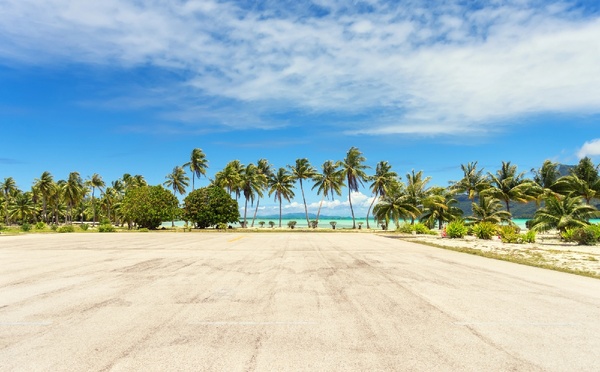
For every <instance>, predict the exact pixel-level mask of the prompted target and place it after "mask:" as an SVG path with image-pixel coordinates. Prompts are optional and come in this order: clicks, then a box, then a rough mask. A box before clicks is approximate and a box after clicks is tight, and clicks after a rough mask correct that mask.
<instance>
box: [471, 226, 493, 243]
mask: <svg viewBox="0 0 600 372" xmlns="http://www.w3.org/2000/svg"><path fill="white" fill-rule="evenodd" d="M496 234H497V226H496V225H494V224H493V223H491V222H480V223H478V224H476V225H474V226H473V235H474V236H476V237H477V238H479V239H484V240H490V239H492V237H493V236H495V235H496Z"/></svg>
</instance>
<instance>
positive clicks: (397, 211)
mask: <svg viewBox="0 0 600 372" xmlns="http://www.w3.org/2000/svg"><path fill="white" fill-rule="evenodd" d="M405 191H406V190H404V188H403V185H402V184H401V183H400V182H397V183H396V185H394V186H393V187H391V188H390V190H389V192H388V193H387V194H386V195H384V196H382V197H381V199H380V200H379V202H378V203H377V204H376V205H375V208H373V216H374V217H375V218H376V219H377V221H385V226H386V229H387V227H388V226H389V225H390V219H391V220H393V221H394V224H395V225H396V228H398V227H400V219H401V218H402V219H406V218H407V217H410V218H411V220H414V219H415V218H417V216H418V215H419V213H421V211H420V210H419V209H418V208H417V207H415V206H414V204H413V202H412V200H411V197H410V195H408V194H407V193H406V192H405Z"/></svg>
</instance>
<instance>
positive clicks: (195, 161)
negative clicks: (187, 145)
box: [183, 148, 208, 191]
mask: <svg viewBox="0 0 600 372" xmlns="http://www.w3.org/2000/svg"><path fill="white" fill-rule="evenodd" d="M183 166H184V167H189V168H190V172H191V173H192V191H193V190H196V185H195V182H194V179H195V178H196V177H198V179H200V176H206V169H207V168H208V160H206V155H205V154H204V152H203V151H202V149H199V148H195V149H193V150H192V154H191V155H190V161H189V162H187V163H185V164H184V165H183Z"/></svg>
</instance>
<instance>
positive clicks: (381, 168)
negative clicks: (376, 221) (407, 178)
mask: <svg viewBox="0 0 600 372" xmlns="http://www.w3.org/2000/svg"><path fill="white" fill-rule="evenodd" d="M391 169H392V166H391V165H390V164H389V163H388V162H387V161H380V162H379V163H377V166H376V167H375V174H374V175H373V176H371V177H369V179H370V180H371V181H373V182H372V183H371V185H370V186H369V189H370V190H371V192H372V193H373V200H372V201H371V205H370V206H369V209H368V210H367V229H370V228H371V227H370V226H369V214H370V213H371V208H373V204H374V203H375V200H377V198H378V197H381V196H385V195H386V194H387V192H388V189H389V188H390V186H391V184H392V183H393V182H396V180H397V178H398V174H397V173H396V172H392V170H391Z"/></svg>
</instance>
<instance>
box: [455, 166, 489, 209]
mask: <svg viewBox="0 0 600 372" xmlns="http://www.w3.org/2000/svg"><path fill="white" fill-rule="evenodd" d="M460 168H461V169H462V171H463V178H462V179H461V180H460V181H455V182H452V186H451V187H452V189H453V190H454V191H456V192H466V193H467V197H468V198H469V199H471V200H473V199H475V196H476V195H477V194H478V193H479V192H480V191H481V190H483V189H485V188H486V184H487V181H486V179H485V177H484V175H483V168H482V169H479V170H478V169H477V162H474V163H473V162H470V163H467V164H466V165H465V164H461V166H460Z"/></svg>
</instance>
